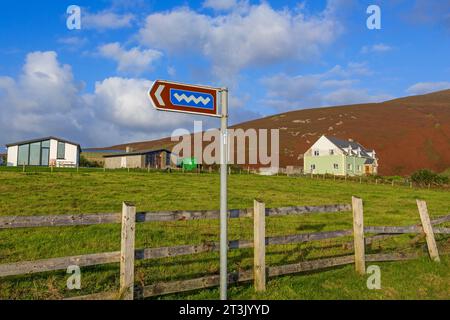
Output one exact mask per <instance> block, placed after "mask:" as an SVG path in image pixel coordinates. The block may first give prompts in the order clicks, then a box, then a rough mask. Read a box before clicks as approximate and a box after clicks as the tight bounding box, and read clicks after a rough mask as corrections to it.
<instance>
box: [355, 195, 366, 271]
mask: <svg viewBox="0 0 450 320" xmlns="http://www.w3.org/2000/svg"><path fill="white" fill-rule="evenodd" d="M352 209H353V241H354V248H355V269H356V272H358V274H360V275H364V274H365V273H366V261H365V259H366V258H365V248H364V213H363V201H362V199H360V198H357V197H352Z"/></svg>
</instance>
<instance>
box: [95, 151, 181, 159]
mask: <svg viewBox="0 0 450 320" xmlns="http://www.w3.org/2000/svg"><path fill="white" fill-rule="evenodd" d="M163 151H166V152H168V153H172V151H170V150H168V149H146V150H137V151H133V152H122V153H114V154H109V155H105V156H103V158H114V157H123V156H139V155H144V154H147V153H154V152H163Z"/></svg>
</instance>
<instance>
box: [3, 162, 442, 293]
mask: <svg viewBox="0 0 450 320" xmlns="http://www.w3.org/2000/svg"><path fill="white" fill-rule="evenodd" d="M27 170H29V169H28V168H27ZM33 171H34V172H26V173H22V172H21V168H17V169H14V170H12V169H10V168H8V169H0V215H3V216H10V215H45V214H69V213H70V214H81V213H99V212H119V211H120V210H121V203H122V201H132V202H134V203H135V204H136V206H137V209H138V211H158V210H180V209H183V210H197V209H198V210H204V209H218V208H219V176H218V175H217V174H201V175H197V174H181V173H171V174H170V173H162V172H151V173H147V172H146V171H131V172H130V173H129V172H128V171H127V170H118V171H106V172H103V170H92V169H90V170H84V169H80V171H79V172H78V173H77V172H76V170H73V169H56V170H55V171H54V172H53V173H50V172H48V168H46V170H44V169H37V168H36V169H35V170H34V169H33ZM352 195H357V196H360V197H362V198H363V199H364V210H365V212H364V218H365V224H366V225H392V226H402V225H409V224H416V223H419V222H420V219H419V215H418V212H417V208H416V204H415V199H416V198H422V199H425V200H426V201H427V204H428V208H429V211H430V215H431V216H432V217H433V216H434V217H435V216H442V215H445V214H449V213H450V201H449V196H448V195H449V193H448V191H443V190H427V189H410V188H408V187H400V186H395V187H392V186H388V185H374V184H371V185H367V184H366V185H365V184H362V185H361V184H359V183H355V182H344V181H332V180H331V181H330V180H325V181H324V180H319V179H313V180H312V179H310V178H298V177H286V176H275V177H264V176H255V175H244V174H243V175H231V176H230V179H229V207H230V208H248V207H252V205H253V199H254V198H260V199H263V200H264V201H265V202H266V206H267V207H284V206H293V205H320V204H334V203H350V201H351V196H352ZM351 226H352V217H351V213H350V212H345V213H334V214H315V215H306V216H288V217H270V218H268V219H267V234H268V236H276V235H287V234H296V233H303V232H317V231H327V230H342V229H349V228H351ZM218 229H219V226H218V221H211V220H210V221H208V220H203V221H180V222H170V223H145V224H138V226H137V231H136V232H137V235H136V247H138V248H143V247H159V246H171V245H178V244H199V243H203V242H205V241H217V240H218ZM229 232H230V235H229V237H230V239H251V238H252V232H253V225H252V220H251V219H248V218H243V219H232V220H230V226H229ZM441 238H442V239H441V241H439V245H440V246H441V247H442V246H445V247H447V246H448V245H449V240H448V239H446V238H445V237H441ZM414 239H415V238H414V236H408V235H405V236H400V237H398V238H397V239H396V240H395V241H394V240H392V241H384V242H382V243H378V244H374V245H373V246H372V247H371V248H368V250H369V251H370V252H389V251H398V249H397V248H399V247H400V248H401V250H403V251H404V250H422V246H423V241H422V242H420V243H416V242H415V240H414ZM349 240H351V238H347V239H340V240H333V241H320V242H313V243H307V244H298V245H284V246H271V247H268V254H267V261H268V264H269V265H281V264H287V263H294V262H298V261H302V260H310V259H315V258H320V257H325V256H336V255H342V254H351V251H348V250H347V251H346V250H345V249H343V248H342V242H343V241H349ZM119 247H120V226H119V225H98V226H76V227H53V228H34V229H16V230H0V263H10V262H15V261H25V260H35V259H44V258H51V257H62V256H71V255H78V254H87V253H97V252H106V251H116V250H119ZM252 257H253V253H252V250H236V251H232V252H231V253H230V262H229V267H230V269H231V270H239V269H249V268H251V266H252ZM379 265H380V266H381V268H382V279H383V280H382V281H383V289H382V290H379V291H378V290H377V291H369V290H367V288H366V287H365V278H361V277H358V276H356V275H355V273H354V272H353V269H352V268H353V267H352V266H347V267H343V268H337V269H332V270H329V271H326V272H320V273H312V274H307V275H295V276H289V277H279V278H273V279H270V281H269V282H268V290H267V292H266V293H265V294H263V295H255V294H254V293H253V288H252V286H250V285H239V286H235V287H233V288H232V289H231V291H230V297H231V298H245V299H247V298H251V299H253V298H265V299H321V298H324V299H382V298H386V299H389V298H391V299H396V298H400V299H414V298H420V299H421V298H436V299H442V298H444V299H445V298H448V297H449V286H450V285H449V282H450V273H449V271H448V270H450V269H449V268H448V267H449V260H448V258H444V259H443V262H442V263H441V264H439V265H438V264H433V263H431V262H429V261H428V260H427V259H422V260H417V261H412V262H397V263H380V264H379ZM217 272H218V254H216V253H205V254H198V255H192V256H185V257H175V258H168V259H158V260H148V261H140V262H138V263H137V268H136V279H137V282H139V283H145V284H150V283H154V282H157V281H168V280H179V279H189V278H192V277H198V276H203V275H207V274H211V273H217ZM66 279H67V275H66V274H65V272H63V271H62V272H51V273H41V274H34V275H24V276H16V277H8V278H2V279H0V299H51V298H60V297H62V296H73V295H81V294H88V293H93V292H99V291H104V290H112V289H114V288H117V286H118V281H119V280H118V264H111V265H103V266H96V267H89V268H83V269H82V290H81V292H78V291H77V292H68V291H67V290H66V289H65V284H66ZM418 288H422V289H420V290H422V291H420V290H419V289H418ZM418 290H419V291H420V292H418ZM217 297H218V292H217V290H216V289H211V290H202V291H199V292H193V293H187V294H183V295H171V296H166V297H162V298H164V299H166V298H183V299H198V298H201V299H211V298H217Z"/></svg>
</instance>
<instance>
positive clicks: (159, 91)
mask: <svg viewBox="0 0 450 320" xmlns="http://www.w3.org/2000/svg"><path fill="white" fill-rule="evenodd" d="M165 87H166V86H165V85H163V84H160V85H159V86H158V89H157V90H156V92H155V97H156V100H158V103H159V104H160V105H161V106H162V107H164V106H165V105H166V104H165V103H164V100H163V99H162V97H161V93H162V92H163V90H164V88H165Z"/></svg>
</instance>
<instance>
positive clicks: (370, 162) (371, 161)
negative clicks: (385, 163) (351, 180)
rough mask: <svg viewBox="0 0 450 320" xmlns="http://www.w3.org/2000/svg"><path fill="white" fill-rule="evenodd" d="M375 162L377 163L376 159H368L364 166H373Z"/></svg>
mask: <svg viewBox="0 0 450 320" xmlns="http://www.w3.org/2000/svg"><path fill="white" fill-rule="evenodd" d="M374 162H375V159H372V158H368V159H366V161H365V162H364V164H373V163H374Z"/></svg>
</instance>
